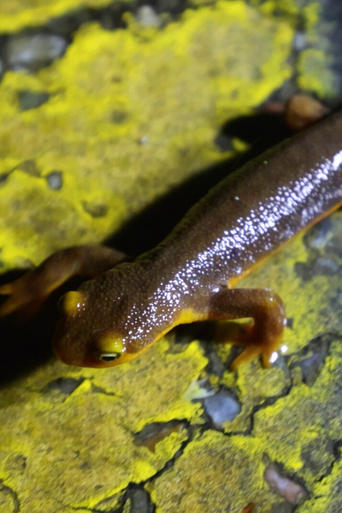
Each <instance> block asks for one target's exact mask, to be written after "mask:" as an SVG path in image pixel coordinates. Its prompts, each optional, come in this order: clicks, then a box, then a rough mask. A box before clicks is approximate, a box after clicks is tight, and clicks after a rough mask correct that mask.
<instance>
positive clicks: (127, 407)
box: [0, 340, 207, 513]
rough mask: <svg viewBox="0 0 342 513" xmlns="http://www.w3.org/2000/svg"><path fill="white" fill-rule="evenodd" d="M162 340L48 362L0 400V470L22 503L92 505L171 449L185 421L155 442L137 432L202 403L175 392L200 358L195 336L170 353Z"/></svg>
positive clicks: (51, 507)
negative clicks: (96, 363) (89, 363)
mask: <svg viewBox="0 0 342 513" xmlns="http://www.w3.org/2000/svg"><path fill="white" fill-rule="evenodd" d="M167 349H168V344H167V342H166V341H165V340H161V341H160V342H159V343H158V344H157V345H156V346H154V347H152V348H151V350H150V351H149V353H148V355H149V356H148V358H147V359H146V358H143V357H141V358H139V359H137V360H136V361H134V363H132V364H128V365H123V366H122V367H118V368H117V369H107V370H104V371H99V372H96V373H94V370H93V369H76V368H72V367H67V366H63V365H62V364H54V365H51V366H47V367H46V368H45V369H43V368H42V369H38V370H37V371H36V372H35V373H31V375H30V376H28V377H27V378H26V380H23V381H22V382H18V383H17V384H16V390H15V391H14V390H13V392H16V393H15V394H14V393H13V395H12V396H11V395H10V394H7V401H6V402H3V404H2V408H1V409H0V424H1V442H0V454H1V466H0V479H3V480H4V481H5V482H6V484H7V485H8V486H10V487H11V488H12V489H14V490H16V493H17V495H18V498H19V501H20V503H21V505H22V509H21V511H23V513H26V512H27V513H28V512H30V511H32V510H34V511H35V510H37V511H38V510H40V509H42V508H43V507H44V510H45V511H47V513H50V512H51V513H53V512H55V511H60V509H59V508H60V506H59V505H60V504H61V503H62V504H63V505H73V506H80V507H81V506H84V507H95V506H96V505H97V504H98V503H99V502H100V501H102V500H104V499H105V498H108V497H109V496H112V495H114V494H116V493H118V492H119V491H120V490H122V489H124V488H125V487H126V486H127V484H128V483H129V482H131V481H133V482H140V481H142V480H145V479H147V478H149V477H151V476H152V475H153V474H154V473H155V472H157V471H158V470H160V469H161V468H162V467H163V466H164V465H165V463H166V462H167V461H168V460H169V459H171V458H172V457H173V455H174V454H175V453H176V451H177V450H178V449H179V448H180V444H181V443H182V442H183V441H184V440H186V438H187V432H186V431H183V432H180V433H171V434H170V435H169V436H167V437H166V438H165V439H163V440H161V441H160V442H159V443H157V444H156V449H155V451H151V450H149V449H148V448H147V447H145V446H144V445H142V444H139V445H138V444H137V443H136V441H135V435H136V433H137V432H138V431H139V430H140V429H141V428H142V427H143V426H145V425H147V424H149V423H151V422H155V421H163V422H165V421H167V420H169V419H173V418H177V417H178V418H182V419H186V418H187V419H189V420H190V419H196V418H198V416H199V413H200V412H199V410H200V405H199V404H192V403H190V402H189V401H187V400H185V399H182V394H183V393H184V392H185V391H186V389H187V387H189V386H190V383H191V382H192V380H194V379H198V376H199V374H200V372H201V371H202V369H203V367H204V366H205V365H206V363H207V360H206V359H205V358H204V357H203V355H202V353H201V351H200V350H199V348H198V345H197V344H196V343H193V344H190V345H189V346H188V347H187V348H186V349H185V351H183V352H179V353H175V354H166V351H167ZM146 355H147V353H146ZM86 376H87V378H86ZM68 379H69V380H70V379H74V380H75V386H76V388H75V390H74V391H72V392H69V394H68V393H66V392H65V391H64V392H63V384H62V380H68ZM82 380H83V382H82ZM78 383H79V384H78ZM57 386H60V392H57V389H56V387H57ZM9 388H10V387H9ZM58 396H59V397H60V399H58ZM14 455H19V456H18V458H19V459H20V458H21V459H22V460H23V461H24V463H25V464H24V465H22V467H20V469H19V470H20V471H19V470H18V471H14V470H13V465H12V464H11V463H10V462H12V460H13V457H14ZM61 511H62V510H61Z"/></svg>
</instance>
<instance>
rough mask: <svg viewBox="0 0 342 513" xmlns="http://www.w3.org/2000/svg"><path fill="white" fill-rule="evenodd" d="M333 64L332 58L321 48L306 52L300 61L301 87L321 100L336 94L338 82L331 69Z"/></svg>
mask: <svg viewBox="0 0 342 513" xmlns="http://www.w3.org/2000/svg"><path fill="white" fill-rule="evenodd" d="M332 64H333V60H332V57H331V56H329V54H328V53H327V52H326V51H323V50H321V49H320V48H310V49H308V50H304V51H303V52H302V53H301V55H300V56H299V59H298V72H299V76H298V85H299V87H300V88H301V89H304V90H307V91H310V92H312V93H316V94H317V95H319V96H320V97H321V98H324V97H327V96H333V95H334V94H336V93H337V91H338V82H337V79H336V77H335V76H334V73H333V71H332V70H331V69H330V67H329V66H332Z"/></svg>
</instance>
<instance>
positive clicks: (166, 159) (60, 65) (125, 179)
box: [0, 1, 293, 266]
mask: <svg viewBox="0 0 342 513" xmlns="http://www.w3.org/2000/svg"><path fill="white" fill-rule="evenodd" d="M256 25H257V26H258V31H255V30H254V28H255V26H256ZM292 34H293V31H292V29H291V27H290V26H289V25H287V24H286V23H283V22H281V21H277V22H274V21H272V20H271V19H268V18H265V17H262V16H261V15H260V14H259V13H258V11H256V10H254V9H251V8H248V7H246V6H245V5H244V4H243V3H242V2H241V1H237V2H232V3H224V2H222V3H218V4H217V5H215V6H214V7H203V8H202V9H200V10H197V11H186V12H185V13H184V14H183V16H182V18H181V19H180V20H179V21H177V22H173V23H170V24H169V25H168V26H167V27H165V29H164V30H161V31H156V30H153V31H151V30H145V29H143V28H142V27H140V28H137V27H136V25H133V26H132V28H131V29H128V30H117V31H115V32H108V31H105V30H103V29H102V28H100V27H99V26H97V25H96V24H90V25H86V26H83V27H82V28H81V29H80V30H79V31H78V33H77V34H76V35H75V39H74V41H73V43H72V45H71V46H70V47H69V48H68V50H67V53H66V55H65V56H64V57H63V58H62V59H60V60H59V61H57V62H55V63H54V64H52V65H51V66H50V67H48V68H46V69H44V70H42V71H40V72H39V73H38V74H37V75H35V76H29V75H23V74H18V73H6V75H5V77H4V79H3V81H2V83H1V84H0V98H1V103H0V105H1V109H0V121H1V123H0V148H1V150H0V154H1V160H0V174H2V175H4V176H8V177H7V180H5V181H3V182H2V184H1V188H0V205H1V212H0V213H1V216H0V219H1V220H2V221H1V222H0V228H1V230H0V233H1V235H0V246H5V247H6V249H5V250H4V254H3V257H2V260H3V263H4V264H5V266H9V265H19V263H20V262H21V261H22V259H23V258H24V257H25V256H26V258H28V259H30V260H31V261H34V262H35V263H36V262H37V261H39V260H40V259H42V258H43V257H44V256H46V255H47V254H48V253H50V252H51V251H52V250H54V249H56V248H57V247H60V246H62V245H68V244H75V243H82V242H91V241H99V240H101V239H103V238H105V237H107V236H108V235H109V234H111V233H113V232H114V231H115V230H117V229H118V227H119V226H121V225H122V223H123V222H124V221H125V220H127V219H128V218H129V217H130V216H132V215H133V214H135V213H137V212H139V211H140V210H141V209H142V208H143V207H144V206H146V205H148V204H150V203H151V202H152V201H154V200H155V199H157V198H159V197H160V196H161V195H162V194H163V193H165V192H166V191H167V190H169V189H170V188H171V187H174V186H175V185H176V184H178V183H181V182H182V181H184V180H186V178H187V177H190V176H191V175H193V174H194V173H196V172H198V170H200V169H204V168H207V167H208V166H209V165H211V164H213V163H215V162H218V161H220V160H222V158H224V157H227V154H223V153H221V152H220V151H219V149H218V148H217V147H216V145H215V143H214V139H215V136H216V134H217V132H218V131H219V129H220V125H221V124H222V123H223V122H224V121H226V120H227V119H228V117H229V116H234V115H236V114H237V113H238V112H241V111H244V112H246V111H247V110H248V109H250V108H251V107H252V106H254V105H257V104H259V103H260V102H261V101H263V100H264V99H265V97H267V95H269V94H270V92H271V91H272V90H273V89H275V88H276V87H278V86H280V84H281V83H282V81H283V80H284V79H285V78H287V77H288V76H289V73H290V69H289V66H288V64H287V63H286V59H287V57H288V55H289V52H290V50H291V38H292ZM99 77H100V78H99ZM22 90H28V91H36V92H37V91H43V92H46V93H49V94H50V97H49V100H48V101H47V102H45V103H44V104H43V105H41V106H40V107H39V108H36V109H31V110H26V111H23V112H21V111H20V109H19V106H18V101H17V95H18V93H19V91H22ZM19 133H20V145H18V138H17V134H19ZM27 160H30V161H33V162H34V163H35V166H36V168H37V170H38V176H32V175H31V174H28V173H27V172H25V171H23V170H21V169H20V168H18V166H19V165H20V163H22V162H25V161H27ZM54 170H58V171H59V172H60V173H61V180H62V187H61V189H59V190H51V189H50V188H49V185H48V176H49V174H50V173H51V172H53V171H54ZM18 198H20V201H19V200H18ZM14 202H15V203H16V208H15V211H14V210H13V209H12V204H13V203H14ZM98 212H99V214H97V213H98ZM51 224H53V225H54V226H55V230H54V232H53V233H52V231H51V229H50V228H51ZM11 230H12V231H11ZM28 240H29V241H30V244H27V241H28ZM24 248H25V251H24Z"/></svg>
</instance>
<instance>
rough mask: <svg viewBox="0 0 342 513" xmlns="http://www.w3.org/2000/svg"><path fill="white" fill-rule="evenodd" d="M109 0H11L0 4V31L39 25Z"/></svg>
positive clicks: (102, 4)
mask: <svg viewBox="0 0 342 513" xmlns="http://www.w3.org/2000/svg"><path fill="white" fill-rule="evenodd" d="M109 3H111V2H110V0H55V1H54V2H46V1H45V0H11V1H10V2H1V4H0V31H1V32H14V31H16V30H20V29H22V28H25V27H32V26H39V25H42V24H43V23H46V22H47V21H49V19H50V18H56V17H57V16H62V15H63V14H66V13H68V12H70V13H71V12H72V11H73V10H75V9H78V8H82V7H84V8H87V7H94V8H100V7H104V6H106V5H108V4H109Z"/></svg>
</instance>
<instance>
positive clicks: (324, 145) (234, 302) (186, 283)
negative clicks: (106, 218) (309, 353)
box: [0, 113, 342, 367]
mask: <svg viewBox="0 0 342 513" xmlns="http://www.w3.org/2000/svg"><path fill="white" fill-rule="evenodd" d="M341 203H342V114H341V113H337V114H334V115H331V116H329V117H327V118H325V119H323V120H321V121H320V122H318V123H317V124H315V125H313V126H312V127H310V128H308V129H307V130H305V131H303V132H300V133H299V134H297V135H296V136H294V137H293V138H291V139H289V140H287V141H284V142H283V143H281V144H280V145H278V146H277V147H275V148H273V149H272V150H270V151H268V152H266V153H264V154H263V155H261V156H260V157H258V158H257V159H256V160H254V161H252V162H249V163H248V164H246V165H245V166H244V167H243V168H241V169H239V170H238V171H236V172H235V173H234V174H232V175H230V176H228V177H227V178H226V179H225V180H223V181H222V182H220V183H219V184H218V185H217V186H216V187H214V188H213V189H212V190H211V191H210V192H209V193H208V194H207V195H206V196H205V197H204V198H203V199H202V200H201V201H200V202H199V203H198V204H196V205H195V206H194V207H193V208H192V209H191V210H190V211H189V212H188V214H187V215H186V216H185V217H184V219H183V220H182V221H181V222H180V223H179V225H177V226H176V228H175V229H174V230H173V231H172V232H171V234H170V235H169V236H168V237H167V238H166V239H165V240H164V241H163V242H161V244H159V245H158V246H157V247H156V248H154V249H153V250H152V251H150V252H148V253H145V254H143V255H141V256H140V257H138V258H137V259H136V260H134V261H133V262H125V255H123V254H122V253H120V252H117V251H115V250H110V249H109V248H104V247H94V246H78V247H74V248H68V249H66V250H62V251H59V252H57V253H55V254H54V255H52V256H51V257H50V258H49V259H47V260H46V261H45V262H43V263H42V264H41V265H40V266H39V267H37V269H35V270H34V271H31V272H29V273H27V274H25V275H24V276H23V277H22V278H19V280H17V281H15V282H13V283H10V284H7V285H4V286H3V287H1V288H0V293H1V294H7V295H8V296H9V297H8V299H7V300H6V301H5V302H4V303H3V304H2V306H1V307H0V316H1V315H2V316H4V315H8V314H10V313H11V312H13V311H15V310H18V309H20V308H22V307H24V306H25V305H27V304H30V303H32V302H38V303H39V302H42V301H44V299H45V298H46V297H47V295H48V294H49V293H50V292H51V291H52V290H54V289H55V288H57V287H58V286H59V285H60V284H61V283H63V282H65V281H66V280H67V279H69V278H70V277H71V276H74V275H81V276H84V277H85V278H92V279H90V280H88V281H85V282H84V283H83V284H82V285H81V287H80V288H79V289H78V290H77V291H71V292H69V293H67V294H66V295H65V296H64V298H63V300H62V314H61V318H60V320H59V321H58V325H57V329H56V334H55V337H54V341H53V345H54V349H55V352H56V354H57V356H58V357H59V358H61V359H62V360H63V361H64V362H65V363H68V364H71V365H80V366H90V367H109V366H113V365H117V364H120V363H124V362H126V361H129V360H131V359H132V358H134V357H136V356H137V355H139V354H140V353H141V352H142V351H143V350H145V349H146V348H147V347H149V346H150V345H151V344H152V343H153V342H155V341H156V340H158V339H159V338H161V337H162V336H163V335H164V334H165V333H167V332H168V331H170V330H171V329H172V328H173V327H174V326H177V325H179V324H183V323H191V322H194V321H201V320H215V319H217V320H221V319H237V318H245V317H250V318H252V319H253V321H254V323H253V324H252V325H251V326H250V328H249V329H248V330H246V331H245V332H244V333H242V334H240V335H239V336H238V337H237V338H236V340H235V342H237V343H239V344H243V345H244V346H245V348H244V351H243V352H242V353H241V354H240V356H238V357H237V358H236V360H235V361H234V363H233V367H235V366H236V365H238V364H239V363H241V362H242V361H245V360H249V359H250V358H252V357H254V356H256V355H258V354H260V355H261V356H262V361H263V364H264V365H266V366H267V365H269V358H270V355H271V353H272V352H273V351H274V350H276V349H277V347H278V346H279V343H280V341H281V338H282V334H283V329H284V325H285V312H284V307H283V303H282V301H281V299H280V298H279V296H278V295H277V294H276V293H275V292H273V291H271V290H269V289H239V288H233V287H235V286H236V284H237V282H238V281H239V279H241V277H242V276H243V275H245V274H246V273H247V272H249V271H250V270H251V269H252V268H253V267H254V266H255V265H256V264H257V263H259V262H260V261H262V260H263V259H264V258H265V257H267V256H268V255H269V254H271V253H272V252H273V251H275V250H276V249H277V248H279V247H280V246H281V245H282V244H283V243H284V242H286V241H287V240H288V239H290V238H291V237H293V236H294V235H295V234H297V233H299V232H300V231H302V230H303V229H304V228H306V227H308V226H310V225H312V224H313V223H314V222H316V221H318V220H319V219H321V218H322V217H325V216H326V215H328V214H329V213H330V212H332V211H333V210H335V209H337V208H338V207H339V206H340V205H341Z"/></svg>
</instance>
